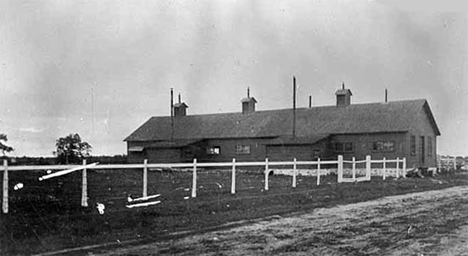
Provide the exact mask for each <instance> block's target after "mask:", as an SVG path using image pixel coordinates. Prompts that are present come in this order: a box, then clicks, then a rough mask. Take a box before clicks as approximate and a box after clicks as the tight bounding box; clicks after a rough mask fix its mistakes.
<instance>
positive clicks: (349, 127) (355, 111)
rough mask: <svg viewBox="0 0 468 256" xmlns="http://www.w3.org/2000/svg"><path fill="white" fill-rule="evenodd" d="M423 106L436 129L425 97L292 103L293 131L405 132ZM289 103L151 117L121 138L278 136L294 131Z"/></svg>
mask: <svg viewBox="0 0 468 256" xmlns="http://www.w3.org/2000/svg"><path fill="white" fill-rule="evenodd" d="M423 109H424V111H425V112H426V114H427V116H428V118H429V120H430V123H431V125H432V126H433V129H434V131H435V133H436V134H437V135H440V131H439V128H438V127H437V124H436V122H435V120H434V117H433V115H432V112H431V110H430V108H429V105H428V103H427V101H426V100H407V101H393V102H388V103H369V104H353V105H349V106H346V107H336V106H325V107H313V108H298V109H296V136H297V137H308V136H316V135H320V134H322V135H325V134H350V133H354V134H355V133H378V132H405V131H408V130H409V129H410V127H411V124H412V122H413V121H414V118H415V116H417V115H418V113H420V112H421V110H423ZM292 111H293V109H279V110H265V111H256V112H252V113H249V114H242V113H222V114H208V115H190V116H182V117H179V118H175V119H174V132H173V135H172V128H171V126H172V125H171V118H170V117H169V116H164V117H151V118H150V119H149V120H148V121H146V122H145V123H144V124H143V125H142V126H140V127H139V128H138V129H137V130H135V131H134V132H133V133H132V134H130V135H129V136H128V137H127V138H126V139H125V140H124V141H165V140H171V137H172V138H173V139H174V140H180V139H222V138H254V137H264V138H267V137H271V138H273V137H279V136H285V135H290V134H291V133H292V123H293V122H292V118H293V115H292Z"/></svg>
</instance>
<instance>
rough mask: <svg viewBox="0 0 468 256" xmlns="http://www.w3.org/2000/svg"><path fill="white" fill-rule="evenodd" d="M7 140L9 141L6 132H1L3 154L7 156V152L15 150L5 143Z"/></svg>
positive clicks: (0, 144) (0, 143)
mask: <svg viewBox="0 0 468 256" xmlns="http://www.w3.org/2000/svg"><path fill="white" fill-rule="evenodd" d="M7 141H8V137H7V136H6V134H3V133H0V150H1V151H2V154H3V156H5V153H8V152H11V151H13V150H14V149H13V148H12V147H10V146H8V145H5V144H4V143H5V142H7Z"/></svg>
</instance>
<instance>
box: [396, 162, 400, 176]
mask: <svg viewBox="0 0 468 256" xmlns="http://www.w3.org/2000/svg"><path fill="white" fill-rule="evenodd" d="M396 178H397V179H398V178H400V158H399V157H397V159H396Z"/></svg>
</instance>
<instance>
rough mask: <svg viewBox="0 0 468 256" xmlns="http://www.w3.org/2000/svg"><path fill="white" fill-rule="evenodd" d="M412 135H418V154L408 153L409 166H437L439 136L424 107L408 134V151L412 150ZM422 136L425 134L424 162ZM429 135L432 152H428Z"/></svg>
mask: <svg viewBox="0 0 468 256" xmlns="http://www.w3.org/2000/svg"><path fill="white" fill-rule="evenodd" d="M411 135H414V136H415V137H416V154H415V155H411V153H408V154H407V166H408V167H409V168H412V167H421V166H422V167H436V166H437V136H436V131H435V130H434V128H433V126H432V125H431V122H430V120H429V117H428V115H427V113H426V112H425V110H424V108H422V109H421V111H420V112H419V114H418V115H417V116H416V117H415V118H414V122H413V123H412V125H411V130H410V131H409V132H408V134H407V138H406V139H407V141H408V144H407V151H408V152H410V146H411V145H410V140H411ZM421 136H424V144H425V148H424V158H425V159H424V163H423V162H422V156H421ZM428 137H431V138H432V139H431V140H432V154H431V155H429V152H428V143H429V141H428V139H427V138H428Z"/></svg>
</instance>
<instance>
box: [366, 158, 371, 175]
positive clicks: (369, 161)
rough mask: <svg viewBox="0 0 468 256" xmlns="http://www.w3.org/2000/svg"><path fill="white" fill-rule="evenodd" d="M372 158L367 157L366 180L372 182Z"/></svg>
mask: <svg viewBox="0 0 468 256" xmlns="http://www.w3.org/2000/svg"><path fill="white" fill-rule="evenodd" d="M371 164H372V162H371V156H370V155H368V156H366V180H371V171H372V170H371Z"/></svg>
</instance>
